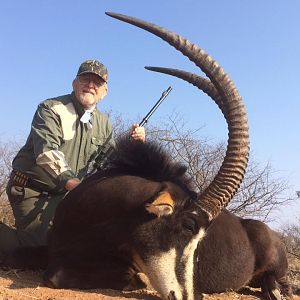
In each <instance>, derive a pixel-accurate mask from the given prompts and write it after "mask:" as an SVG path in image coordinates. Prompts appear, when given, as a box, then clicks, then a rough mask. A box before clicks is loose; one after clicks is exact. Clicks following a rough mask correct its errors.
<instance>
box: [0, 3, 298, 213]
mask: <svg viewBox="0 0 300 300" xmlns="http://www.w3.org/2000/svg"><path fill="white" fill-rule="evenodd" d="M105 11H112V12H118V13H122V14H127V15H131V16H135V17H138V18H141V19H144V20H147V21H150V22H152V23H155V24H158V25H160V26H163V27H166V28H168V29H170V30H172V31H175V32H177V33H179V34H181V35H182V36H184V37H186V38H188V39H189V40H191V41H192V42H194V43H195V44H197V45H199V46H200V47H202V48H203V49H204V50H205V51H206V52H208V53H209V54H210V55H212V56H213V57H214V58H215V59H216V60H217V61H218V62H219V63H220V64H221V65H222V66H223V67H224V69H225V71H226V72H227V73H229V75H230V77H231V78H232V79H233V80H234V82H235V83H236V86H237V87H238V89H239V91H240V94H241V95H242V97H243V99H244V101H245V104H246V107H247V111H248V115H249V124H250V134H251V136H250V138H251V151H252V155H253V156H254V158H255V160H256V161H259V162H261V163H262V164H265V163H267V162H270V163H271V165H272V166H273V168H274V169H275V170H277V174H278V177H284V178H286V179H287V180H288V181H289V182H290V184H291V186H292V187H291V191H292V192H293V193H294V191H296V190H300V160H299V153H300V140H299V138H298V135H299V129H300V118H299V113H300V76H299V71H298V70H299V69H300V59H299V55H300V34H299V28H300V18H299V11H300V2H299V0H288V1H279V0H272V1H271V0H264V1H261V0H251V1H250V0H244V1H240V0H227V1H224V0H209V1H208V0H206V1H201V0H181V1H177V0H163V1H162V0H160V1H157V0H152V1H141V0H139V1H138V0H132V1H130V0H129V1H124V0H109V1H108V0H106V1H105V0H97V1H96V0H85V1H83V0H82V1H79V0H72V1H71V0H63V1H62V0H31V1H22V0H19V1H16V0H10V1H1V3H0V37H1V43H0V53H1V57H0V60H1V72H0V99H1V103H2V114H1V115H2V117H1V118H0V128H1V129H0V137H1V139H2V140H3V139H6V138H18V137H22V136H23V137H24V136H26V135H27V133H28V132H29V128H30V122H31V119H32V116H33V113H34V111H35V109H36V106H37V104H38V103H39V102H41V101H42V100H43V99H46V98H50V97H54V96H57V95H61V94H66V93H69V92H70V91H71V82H72V80H73V78H74V76H75V74H76V72H77V69H78V66H79V64H80V63H81V62H82V61H83V60H85V59H90V58H96V59H99V60H100V61H102V62H103V63H104V64H106V65H107V66H108V69H109V76H110V77H109V94H108V96H107V97H106V98H105V99H104V100H103V102H102V103H101V104H100V105H99V108H100V109H102V110H106V111H109V110H112V111H116V112H120V113H122V114H124V116H126V117H127V118H129V119H131V120H136V121H140V118H141V117H142V116H143V115H144V114H145V113H147V111H148V110H149V109H150V108H151V106H152V105H153V104H154V103H155V101H156V100H157V99H158V98H159V96H160V95H161V92H162V91H163V90H165V89H166V88H167V87H168V86H169V85H171V86H172V87H173V91H172V92H171V94H170V95H169V96H168V98H167V100H166V101H165V102H164V103H163V104H162V105H161V106H160V108H159V110H157V112H156V113H155V115H154V116H153V117H152V118H151V122H152V123H155V122H160V120H161V119H162V118H164V117H166V116H168V115H169V114H171V113H172V112H174V111H176V112H179V113H180V114H181V115H182V117H183V118H184V119H185V120H186V121H187V122H188V124H187V125H188V126H189V127H191V128H198V127H201V126H204V129H203V130H202V131H201V133H202V134H203V135H205V136H208V137H210V138H211V139H212V140H215V141H216V142H217V141H221V140H226V135H227V132H226V126H225V122H224V120H223V118H222V116H221V114H220V112H219V111H218V110H217V108H216V106H215V105H214V104H213V103H212V101H211V100H210V99H209V98H207V97H206V96H204V95H201V94H200V93H199V92H198V91H197V90H196V89H195V88H193V87H192V86H190V85H188V84H187V83H185V82H181V81H180V80H179V79H176V78H171V77H168V76H166V75H161V74H156V73H152V72H149V71H146V70H145V69H144V68H143V67H144V66H146V65H150V66H151V65H152V66H168V67H175V68H179V69H184V70H187V71H191V72H198V70H197V69H196V68H195V66H194V65H193V64H192V63H191V62H190V61H188V60H187V59H186V58H185V57H183V56H182V55H181V54H180V53H179V52H177V51H175V50H174V49H173V48H171V47H170V46H168V45H167V44H166V43H164V42H163V41H161V40H160V39H158V38H157V37H154V36H152V35H150V34H149V33H146V32H144V31H142V30H140V29H137V28H134V27H133V26H131V25H128V24H125V23H121V22H119V21H117V20H115V19H112V18H110V17H108V16H106V15H105V14H104V12H105ZM287 211H288V213H286V216H288V218H291V216H299V215H300V200H299V201H298V203H297V202H295V204H294V206H293V207H289V208H288V210H287Z"/></svg>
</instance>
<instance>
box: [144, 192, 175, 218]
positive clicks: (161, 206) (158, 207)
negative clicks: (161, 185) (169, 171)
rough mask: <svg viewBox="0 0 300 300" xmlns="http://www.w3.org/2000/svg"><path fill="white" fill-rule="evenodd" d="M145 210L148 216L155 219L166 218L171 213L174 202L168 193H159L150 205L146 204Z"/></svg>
mask: <svg viewBox="0 0 300 300" xmlns="http://www.w3.org/2000/svg"><path fill="white" fill-rule="evenodd" d="M145 208H146V210H147V211H148V212H149V213H150V214H154V215H156V216H157V217H161V216H167V215H170V214H172V213H173V210H174V200H173V198H172V196H171V195H170V193H168V192H161V193H159V195H158V197H157V198H155V199H154V201H153V202H152V203H147V204H146V205H145Z"/></svg>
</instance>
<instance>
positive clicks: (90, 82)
mask: <svg viewBox="0 0 300 300" xmlns="http://www.w3.org/2000/svg"><path fill="white" fill-rule="evenodd" d="M94 86H95V84H94V81H93V80H92V79H90V80H89V87H90V88H93V87H94Z"/></svg>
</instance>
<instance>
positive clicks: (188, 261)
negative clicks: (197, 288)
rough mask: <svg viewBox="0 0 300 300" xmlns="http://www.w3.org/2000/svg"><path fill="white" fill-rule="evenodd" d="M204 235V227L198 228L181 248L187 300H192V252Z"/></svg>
mask: <svg viewBox="0 0 300 300" xmlns="http://www.w3.org/2000/svg"><path fill="white" fill-rule="evenodd" d="M204 235H205V230H204V228H200V230H199V232H198V234H197V235H195V236H194V238H193V239H192V240H191V241H190V242H189V243H188V244H187V246H186V247H185V249H184V250H183V255H182V257H181V262H182V263H183V265H184V266H185V270H184V279H185V289H186V293H187V300H194V280H193V279H194V253H195V251H196V249H197V245H198V243H199V242H200V241H201V240H202V239H203V237H204Z"/></svg>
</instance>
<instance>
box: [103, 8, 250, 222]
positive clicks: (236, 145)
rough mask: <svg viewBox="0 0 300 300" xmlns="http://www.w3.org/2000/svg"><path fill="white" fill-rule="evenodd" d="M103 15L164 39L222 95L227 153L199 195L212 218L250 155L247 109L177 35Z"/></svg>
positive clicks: (224, 78)
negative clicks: (197, 68)
mask: <svg viewBox="0 0 300 300" xmlns="http://www.w3.org/2000/svg"><path fill="white" fill-rule="evenodd" d="M106 14H107V15H108V16H110V17H113V18H116V19H119V20H121V21H124V22H126V23H130V24H132V25H134V26H137V27H140V28H142V29H144V30H146V31H148V32H151V33H153V34H154V35H156V36H158V37H160V38H161V39H163V40H165V41H166V42H167V43H169V44H170V45H171V46H173V47H174V48H176V49H177V50H178V51H180V52H181V53H182V54H183V55H185V56H187V57H188V58H189V59H190V60H191V61H192V62H194V63H195V65H196V66H198V67H199V68H200V69H201V70H202V71H203V72H204V73H205V75H206V76H207V77H208V78H209V79H210V80H211V82H212V84H213V85H214V86H215V88H216V90H217V91H218V93H219V95H220V96H221V98H222V102H223V104H224V108H223V110H224V111H225V112H226V113H225V114H224V116H225V118H226V122H227V124H228V131H229V133H228V145H227V150H226V155H225V158H224V161H223V163H222V165H221V167H220V170H219V172H218V174H217V175H216V176H215V178H214V179H213V181H212V182H211V183H210V185H209V186H208V187H207V189H206V190H205V191H204V192H203V193H201V194H200V195H198V205H199V206H200V208H201V209H202V210H204V211H205V212H206V213H207V214H208V216H209V219H210V220H211V219H213V218H215V217H216V216H217V215H218V214H219V213H220V211H221V210H222V209H223V208H224V207H225V206H227V204H228V203H229V201H230V200H231V199H232V197H233V196H234V194H235V193H236V191H237V189H238V188H239V186H240V184H241V182H242V180H243V178H244V174H245V171H246V167H247V163H248V156H249V133H248V122H247V115H246V110H245V107H244V104H243V101H242V99H241V97H240V95H239V93H238V91H237V89H236V87H235V86H234V83H233V82H232V80H231V79H230V78H229V76H228V75H227V74H226V73H225V72H224V70H223V69H222V68H221V67H220V66H219V65H218V63H217V62H216V61H215V60H214V59H212V58H211V57H210V56H209V55H208V54H206V53H205V52H204V51H203V50H202V49H201V48H199V47H198V46H196V45H195V44H193V43H191V42H190V41H188V40H187V39H185V38H183V37H181V36H179V35H178V34H176V33H173V32H170V31H168V30H166V29H164V28H162V27H159V26H157V25H154V24H151V23H148V22H145V21H142V20H139V19H136V18H133V17H129V16H125V15H120V14H116V13H106Z"/></svg>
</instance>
